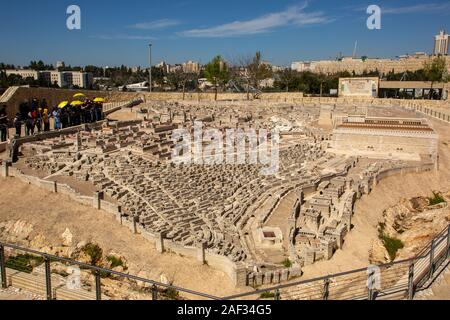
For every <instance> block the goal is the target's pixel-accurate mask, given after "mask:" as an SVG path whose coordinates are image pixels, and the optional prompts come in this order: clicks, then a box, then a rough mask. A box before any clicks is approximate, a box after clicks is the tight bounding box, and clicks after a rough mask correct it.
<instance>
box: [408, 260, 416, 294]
mask: <svg viewBox="0 0 450 320" xmlns="http://www.w3.org/2000/svg"><path fill="white" fill-rule="evenodd" d="M414 289H415V288H414V262H413V263H411V265H410V266H409V274H408V300H412V299H413V298H414V293H415V292H414Z"/></svg>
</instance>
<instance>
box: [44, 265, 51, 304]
mask: <svg viewBox="0 0 450 320" xmlns="http://www.w3.org/2000/svg"><path fill="white" fill-rule="evenodd" d="M45 285H46V293H47V300H52V274H51V270H50V259H49V258H48V257H45Z"/></svg>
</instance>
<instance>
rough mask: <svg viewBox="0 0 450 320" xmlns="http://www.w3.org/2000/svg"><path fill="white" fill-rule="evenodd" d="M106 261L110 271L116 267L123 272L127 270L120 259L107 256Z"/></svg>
mask: <svg viewBox="0 0 450 320" xmlns="http://www.w3.org/2000/svg"><path fill="white" fill-rule="evenodd" d="M106 260H107V261H108V262H109V264H110V265H111V269H114V268H116V267H122V268H123V270H126V269H127V267H126V266H125V263H124V262H123V260H122V259H121V258H117V257H115V256H107V257H106Z"/></svg>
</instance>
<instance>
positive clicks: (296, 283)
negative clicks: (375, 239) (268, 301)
mask: <svg viewBox="0 0 450 320" xmlns="http://www.w3.org/2000/svg"><path fill="white" fill-rule="evenodd" d="M445 232H447V233H448V232H450V226H447V227H446V228H445V229H444V230H442V231H441V232H439V233H438V235H437V236H435V237H434V238H433V240H432V241H431V242H430V243H429V244H427V246H426V247H425V249H427V248H429V247H431V246H432V245H433V242H434V241H435V240H436V239H439V238H441V237H443V236H444V234H445ZM443 240H444V238H442V239H441V240H440V241H443ZM420 254H421V255H416V256H415V257H413V258H409V259H404V260H400V261H393V262H389V263H384V264H380V265H377V266H378V267H379V268H388V267H392V266H394V265H398V264H403V263H406V262H415V261H416V260H420V259H423V258H427V257H428V253H427V254H423V250H421V253H420ZM363 271H367V268H361V269H355V270H349V271H344V272H340V273H336V274H331V275H327V276H321V277H317V278H313V279H308V280H302V281H296V282H292V283H288V284H284V285H278V286H274V287H270V288H266V289H260V290H255V291H252V292H247V293H241V294H236V295H231V296H227V297H224V298H223V299H224V300H232V299H237V298H242V297H245V296H251V295H255V294H261V293H264V292H269V291H276V290H281V289H286V288H290V287H294V286H297V285H302V284H307V283H313V282H317V281H323V280H329V279H332V278H338V277H342V276H345V275H349V274H353V273H358V272H363Z"/></svg>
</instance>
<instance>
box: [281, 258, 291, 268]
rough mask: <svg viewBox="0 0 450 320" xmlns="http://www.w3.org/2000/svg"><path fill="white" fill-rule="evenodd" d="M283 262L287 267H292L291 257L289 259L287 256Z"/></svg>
mask: <svg viewBox="0 0 450 320" xmlns="http://www.w3.org/2000/svg"><path fill="white" fill-rule="evenodd" d="M282 264H283V266H284V267H285V268H290V267H292V262H291V260H289V259H287V258H286V259H284V260H283V262H282Z"/></svg>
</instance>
